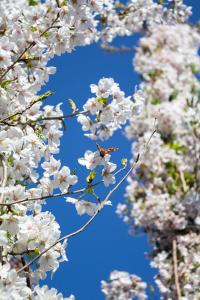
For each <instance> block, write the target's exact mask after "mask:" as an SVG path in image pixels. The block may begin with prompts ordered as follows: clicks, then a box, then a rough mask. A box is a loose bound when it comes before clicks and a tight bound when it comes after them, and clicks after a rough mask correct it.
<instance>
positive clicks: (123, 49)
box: [101, 44, 135, 53]
mask: <svg viewBox="0 0 200 300" xmlns="http://www.w3.org/2000/svg"><path fill="white" fill-rule="evenodd" d="M101 48H102V49H103V50H105V51H107V52H111V53H124V52H130V51H135V47H126V46H120V47H114V46H110V45H107V44H102V45H101Z"/></svg>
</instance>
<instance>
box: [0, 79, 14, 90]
mask: <svg viewBox="0 0 200 300" xmlns="http://www.w3.org/2000/svg"><path fill="white" fill-rule="evenodd" d="M11 82H12V80H9V79H8V80H3V81H2V82H1V84H0V87H1V88H2V89H4V90H5V91H7V90H8V86H9V84H10V83H11Z"/></svg>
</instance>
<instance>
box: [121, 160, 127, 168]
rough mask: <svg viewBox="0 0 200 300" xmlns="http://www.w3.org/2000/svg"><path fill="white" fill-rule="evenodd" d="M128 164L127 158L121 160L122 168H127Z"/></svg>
mask: <svg viewBox="0 0 200 300" xmlns="http://www.w3.org/2000/svg"><path fill="white" fill-rule="evenodd" d="M127 162H128V159H127V158H122V160H121V164H122V166H124V167H126V166H127Z"/></svg>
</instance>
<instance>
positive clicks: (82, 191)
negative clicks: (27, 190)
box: [0, 166, 127, 207]
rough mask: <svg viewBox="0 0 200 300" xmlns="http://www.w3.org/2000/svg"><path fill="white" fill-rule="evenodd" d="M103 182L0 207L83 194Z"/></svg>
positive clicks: (116, 173) (1, 204) (2, 204)
mask: <svg viewBox="0 0 200 300" xmlns="http://www.w3.org/2000/svg"><path fill="white" fill-rule="evenodd" d="M126 167H127V166H125V167H123V168H121V169H119V170H118V171H116V172H115V173H114V175H118V174H119V173H121V172H122V171H123V170H125V169H126ZM101 183H103V180H100V181H98V182H95V183H93V184H90V185H88V186H86V187H85V188H82V189H79V190H75V191H68V192H65V193H58V194H53V195H47V196H42V197H36V198H24V199H20V200H18V201H14V202H10V203H0V207H1V206H7V207H10V206H12V205H15V204H20V203H25V202H31V201H42V200H46V199H50V198H56V197H63V196H67V195H76V194H83V193H84V192H85V191H87V189H88V188H90V187H95V186H97V185H99V184H101Z"/></svg>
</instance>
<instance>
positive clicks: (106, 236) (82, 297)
mask: <svg viewBox="0 0 200 300" xmlns="http://www.w3.org/2000/svg"><path fill="white" fill-rule="evenodd" d="M185 3H186V4H189V5H192V6H193V7H194V15H193V17H192V19H191V20H192V21H193V20H197V19H199V14H200V8H199V0H188V1H185ZM137 41H138V35H135V36H134V37H129V38H125V39H121V40H119V41H118V42H119V43H123V44H125V43H126V44H128V45H137ZM133 55H134V53H133V52H127V53H113V54H111V53H107V52H105V51H103V50H102V49H100V47H99V45H97V44H94V45H92V46H88V47H83V48H77V50H76V51H74V52H72V53H71V54H66V55H63V56H60V57H56V58H55V59H53V60H52V62H51V65H54V66H56V67H57V73H56V75H54V76H51V78H50V81H49V83H48V84H47V86H46V87H45V88H43V91H47V90H52V91H54V92H55V95H54V96H53V97H51V99H49V102H48V103H49V104H56V103H59V102H63V106H62V109H63V110H64V112H65V113H67V112H68V113H70V107H69V105H68V102H67V99H69V98H71V99H73V100H74V101H75V102H76V104H77V106H78V107H79V108H80V109H81V108H82V105H83V104H84V103H85V102H86V100H87V99H88V97H90V96H91V94H90V88H89V85H90V84H91V83H97V82H98V80H99V79H100V78H102V77H113V78H114V80H115V81H116V82H118V83H119V84H120V87H121V89H122V90H123V91H125V93H126V95H127V96H128V95H131V94H132V93H133V92H134V88H135V85H137V84H138V83H139V77H138V76H137V74H135V73H134V72H133V68H132V58H133ZM101 144H102V143H101ZM103 146H105V147H107V146H108V147H110V146H117V147H119V151H117V152H115V153H114V154H113V155H112V160H113V162H118V163H119V162H120V159H121V158H123V157H127V158H130V157H131V151H130V149H131V144H130V142H129V141H128V140H127V139H126V138H125V136H124V135H123V132H122V131H121V132H117V133H116V134H115V135H114V136H113V137H112V138H111V139H109V140H108V141H106V142H105V143H103ZM87 149H90V150H93V151H96V145H95V143H94V142H93V141H90V140H89V139H87V138H86V137H84V136H83V132H82V131H81V127H80V125H79V124H77V122H76V120H75V119H70V120H67V122H66V131H65V133H64V136H63V138H62V142H61V152H60V154H59V156H58V157H59V158H60V159H61V161H62V164H63V165H68V166H69V167H70V168H72V169H74V168H76V170H77V175H78V176H79V181H80V186H81V187H83V184H84V180H85V175H86V172H85V170H84V168H82V167H80V166H79V165H78V163H77V159H78V158H79V157H81V156H83V154H84V152H85V150H87ZM107 191H108V190H106V189H103V188H102V187H101V188H100V191H99V192H100V195H101V196H102V197H103V195H106V192H107ZM124 191H125V184H124V185H123V186H122V187H120V189H119V190H118V191H117V192H116V193H115V194H113V196H112V202H113V206H112V207H105V209H104V210H103V211H102V213H101V214H100V215H99V216H98V217H97V218H96V220H95V221H94V223H92V224H91V226H90V227H89V228H88V229H87V230H86V231H85V232H84V233H82V234H81V235H79V236H76V237H74V238H72V239H71V240H69V243H68V247H67V256H68V259H69V261H68V262H66V263H63V264H61V265H60V268H59V270H58V271H57V272H56V273H55V275H54V277H53V279H52V280H51V279H50V276H48V279H47V280H46V283H47V284H48V285H49V286H51V287H55V288H57V289H58V290H59V291H60V292H62V293H63V294H64V295H65V296H67V295H69V294H71V293H72V294H74V295H75V296H76V300H103V299H104V296H103V294H102V293H101V290H100V281H101V280H103V279H107V278H108V277H109V273H110V272H111V271H112V270H114V269H117V270H122V271H128V272H130V273H134V274H136V275H138V276H141V277H142V278H143V279H144V281H146V282H147V283H148V284H149V283H151V284H152V283H153V276H154V274H155V270H153V269H151V268H150V266H149V261H148V259H147V258H146V255H145V254H144V253H148V252H149V249H150V248H149V246H148V243H147V238H146V237H145V236H140V237H132V236H130V235H129V234H128V226H127V225H126V224H124V223H123V221H122V220H121V219H120V218H119V217H118V216H117V215H116V214H115V209H116V205H117V203H119V202H123V200H124V199H123V195H124ZM44 210H50V211H51V212H52V213H53V214H54V215H55V216H56V219H57V221H58V223H59V224H60V226H61V231H62V233H63V234H66V233H70V232H72V231H73V230H75V229H77V228H79V227H80V226H81V224H83V223H84V222H85V221H86V220H87V217H85V216H82V217H77V214H76V212H75V209H74V207H73V205H70V204H66V202H65V200H64V199H61V198H59V199H49V200H48V201H47V205H46V206H45V207H44ZM150 299H155V298H154V297H153V296H150Z"/></svg>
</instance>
